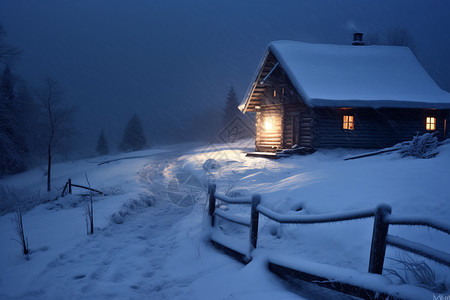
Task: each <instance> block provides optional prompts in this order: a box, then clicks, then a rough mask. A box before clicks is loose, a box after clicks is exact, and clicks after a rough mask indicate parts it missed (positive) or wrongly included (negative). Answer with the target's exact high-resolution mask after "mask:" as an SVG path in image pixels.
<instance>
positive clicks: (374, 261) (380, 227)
mask: <svg viewBox="0 0 450 300" xmlns="http://www.w3.org/2000/svg"><path fill="white" fill-rule="evenodd" d="M391 212H392V208H391V207H390V206H389V205H386V204H381V205H379V206H378V207H377V209H376V211H375V218H374V221H373V233H372V245H371V247H370V258H369V273H374V274H381V273H383V264H384V255H385V253H386V237H387V234H388V229H389V223H388V222H387V220H386V218H387V217H388V216H389V215H390V214H391Z"/></svg>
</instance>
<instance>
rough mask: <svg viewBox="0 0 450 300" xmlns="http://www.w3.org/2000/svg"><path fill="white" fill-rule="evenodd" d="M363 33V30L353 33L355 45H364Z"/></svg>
mask: <svg viewBox="0 0 450 300" xmlns="http://www.w3.org/2000/svg"><path fill="white" fill-rule="evenodd" d="M363 34H364V33H362V32H355V33H353V43H352V45H354V46H364V42H363Z"/></svg>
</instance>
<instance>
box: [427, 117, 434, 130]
mask: <svg viewBox="0 0 450 300" xmlns="http://www.w3.org/2000/svg"><path fill="white" fill-rule="evenodd" d="M426 129H427V130H436V118H434V117H427V124H426Z"/></svg>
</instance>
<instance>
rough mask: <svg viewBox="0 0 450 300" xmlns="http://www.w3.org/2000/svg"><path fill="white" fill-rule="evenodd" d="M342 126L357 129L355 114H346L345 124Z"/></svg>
mask: <svg viewBox="0 0 450 300" xmlns="http://www.w3.org/2000/svg"><path fill="white" fill-rule="evenodd" d="M342 128H344V129H348V130H353V129H355V125H354V122H353V116H348V115H345V116H344V124H343V126H342Z"/></svg>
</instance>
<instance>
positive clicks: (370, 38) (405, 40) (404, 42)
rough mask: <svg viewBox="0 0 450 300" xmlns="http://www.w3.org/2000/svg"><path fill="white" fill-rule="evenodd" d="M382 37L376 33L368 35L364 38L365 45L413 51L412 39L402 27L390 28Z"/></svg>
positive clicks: (409, 33)
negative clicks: (396, 47)
mask: <svg viewBox="0 0 450 300" xmlns="http://www.w3.org/2000/svg"><path fill="white" fill-rule="evenodd" d="M383 36H384V37H380V35H379V34H378V33H376V32H375V33H368V34H367V36H366V44H367V45H388V46H404V47H409V48H410V49H411V50H414V38H413V36H412V34H411V32H409V30H408V29H406V28H403V27H395V28H391V29H389V30H388V31H387V33H386V34H385V35H383Z"/></svg>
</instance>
